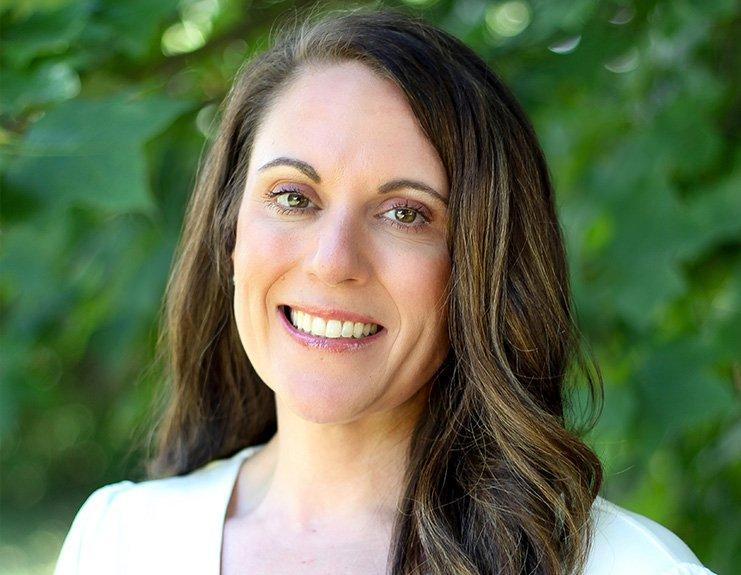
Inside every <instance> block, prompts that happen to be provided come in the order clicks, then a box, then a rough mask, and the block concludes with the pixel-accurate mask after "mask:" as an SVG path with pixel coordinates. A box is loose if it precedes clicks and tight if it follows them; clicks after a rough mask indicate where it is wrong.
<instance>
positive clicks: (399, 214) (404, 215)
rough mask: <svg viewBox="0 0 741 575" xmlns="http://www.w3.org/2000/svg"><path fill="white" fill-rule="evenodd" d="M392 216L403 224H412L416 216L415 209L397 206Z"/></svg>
mask: <svg viewBox="0 0 741 575" xmlns="http://www.w3.org/2000/svg"><path fill="white" fill-rule="evenodd" d="M394 217H395V218H396V219H397V220H398V221H400V222H402V223H404V224H412V223H414V220H415V219H416V218H417V211H416V210H412V209H409V208H397V209H396V210H394Z"/></svg>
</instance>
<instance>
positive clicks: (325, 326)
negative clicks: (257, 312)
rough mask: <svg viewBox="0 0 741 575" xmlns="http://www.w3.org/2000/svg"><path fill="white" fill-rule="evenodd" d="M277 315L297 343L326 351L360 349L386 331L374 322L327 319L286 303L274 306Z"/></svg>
mask: <svg viewBox="0 0 741 575" xmlns="http://www.w3.org/2000/svg"><path fill="white" fill-rule="evenodd" d="M278 316H279V317H280V319H281V323H283V325H284V326H285V327H286V329H287V330H288V332H289V333H290V335H291V336H293V338H294V339H295V340H297V341H298V342H299V343H301V344H302V345H304V346H307V347H312V348H318V349H323V350H326V351H351V350H358V349H363V348H365V347H367V346H368V345H370V344H372V343H373V342H375V341H377V340H378V339H379V338H380V337H381V336H382V335H383V334H385V333H386V330H385V329H384V328H383V326H381V325H378V324H375V323H362V322H353V321H349V320H347V321H340V320H337V319H327V318H323V317H321V316H316V315H311V314H309V313H307V312H303V311H301V310H294V309H291V308H290V307H289V306H287V305H281V306H279V307H278Z"/></svg>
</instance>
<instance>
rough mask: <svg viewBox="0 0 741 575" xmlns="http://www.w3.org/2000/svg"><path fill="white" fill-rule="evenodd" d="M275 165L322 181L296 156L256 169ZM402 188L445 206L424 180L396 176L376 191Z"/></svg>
mask: <svg viewBox="0 0 741 575" xmlns="http://www.w3.org/2000/svg"><path fill="white" fill-rule="evenodd" d="M276 166H289V167H291V168H295V169H297V170H298V171H299V172H301V173H303V174H304V175H305V176H306V177H308V178H309V179H311V180H312V181H313V182H315V183H317V184H321V183H322V179H321V178H320V177H319V174H318V173H317V171H316V170H315V169H314V168H313V167H312V166H311V165H310V164H307V163H306V162H303V161H301V160H297V159H296V158H286V157H281V158H275V159H274V160H270V161H269V162H268V163H267V164H264V165H262V166H260V167H259V168H258V170H257V171H258V172H262V171H264V170H268V169H270V168H275V167H276ZM402 188H412V189H414V190H417V191H420V192H423V193H425V194H428V195H430V196H432V197H433V198H435V199H436V200H438V201H439V202H441V203H442V204H444V205H445V206H446V207H447V205H448V200H447V198H445V197H444V196H443V195H441V194H440V193H439V192H437V191H436V190H435V189H434V188H432V187H430V186H428V185H427V184H425V183H424V182H420V181H419V180H411V179H409V178H398V179H395V180H390V181H388V182H386V183H385V184H382V185H381V186H379V187H378V193H379V194H388V193H390V192H393V191H396V190H400V189H402Z"/></svg>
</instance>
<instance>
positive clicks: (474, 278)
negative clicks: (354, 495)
mask: <svg viewBox="0 0 741 575" xmlns="http://www.w3.org/2000/svg"><path fill="white" fill-rule="evenodd" d="M348 60H350V61H358V62H361V63H363V64H365V65H367V66H368V67H369V68H370V69H372V70H373V71H374V72H376V73H377V74H379V75H380V76H381V77H383V78H387V79H390V80H391V81H393V82H394V83H395V84H396V85H397V86H398V87H399V88H400V89H401V90H402V91H403V92H404V94H405V95H406V97H407V99H408V101H409V104H410V106H411V109H412V110H413V112H414V114H415V116H416V118H417V120H418V121H419V124H420V125H421V127H422V129H423V130H424V133H425V134H426V136H427V137H428V138H429V140H430V142H431V143H432V144H433V145H434V147H435V148H436V150H437V152H438V153H439V155H440V158H441V159H442V162H443V165H444V166H445V169H446V171H447V175H448V181H449V183H450V197H449V216H448V222H449V229H448V247H449V250H450V256H451V262H452V278H451V279H452V281H450V282H449V288H448V293H447V294H446V296H447V298H446V308H447V309H446V312H447V314H448V325H449V331H450V334H449V336H450V344H451V347H450V351H449V354H448V357H447V359H446V360H445V361H444V363H443V365H442V366H441V367H440V369H439V370H438V372H437V374H436V376H435V378H434V379H433V381H432V385H431V390H430V396H429V404H428V406H427V409H426V411H425V412H424V413H423V415H422V417H421V418H420V420H419V421H418V423H417V425H416V427H415V429H414V433H413V436H412V441H411V443H410V448H409V453H408V466H407V472H406V477H405V482H406V483H405V491H404V497H403V499H402V508H401V509H400V513H399V515H398V518H397V520H396V523H395V526H394V531H393V540H392V548H391V551H390V554H389V557H388V569H389V571H388V572H389V573H391V574H392V575H406V574H410V575H411V574H421V573H432V574H436V575H437V574H440V575H443V574H445V575H474V574H487V575H489V574H491V575H493V574H495V573H496V574H499V575H515V574H524V573H528V574H553V575H555V574H560V573H572V572H578V571H580V570H581V569H582V567H583V566H584V563H585V560H586V556H587V553H588V549H589V545H590V542H591V533H592V528H591V521H590V511H591V508H592V504H593V502H594V499H595V497H596V496H597V493H598V491H599V488H600V484H601V481H602V469H601V465H600V462H599V459H598V458H597V456H596V455H595V454H594V453H593V451H591V450H590V449H589V447H587V445H586V444H585V443H584V442H583V441H582V440H581V439H580V438H579V435H580V434H581V431H578V430H576V429H571V430H570V429H569V427H570V426H571V422H570V421H569V420H568V419H569V418H568V415H569V413H567V412H569V408H570V407H571V405H572V404H571V403H570V402H568V401H567V400H568V398H569V397H571V395H570V394H568V393H567V387H570V386H571V385H573V384H575V382H576V381H577V379H576V378H575V377H573V376H583V377H579V378H578V381H579V385H581V387H582V389H586V390H588V392H589V393H588V394H584V393H582V394H580V397H581V396H585V397H589V398H590V399H591V402H592V405H593V406H594V405H595V404H599V407H601V399H602V381H601V376H600V373H599V368H598V366H597V364H596V363H595V362H594V360H593V359H592V358H591V355H589V354H588V353H587V352H586V351H585V349H584V347H583V346H582V344H581V342H580V338H579V335H578V330H577V328H576V322H575V311H574V308H573V304H572V302H571V295H570V288H569V276H568V269H567V261H566V255H565V248H564V242H563V238H562V233H561V229H560V226H559V223H558V220H557V216H556V211H555V206H554V192H553V187H552V185H551V182H550V177H549V174H548V169H547V166H546V162H545V158H544V154H543V152H542V150H541V148H540V146H539V143H538V141H537V137H536V135H535V133H534V130H533V128H532V126H531V124H530V122H529V121H528V119H527V117H526V115H525V113H524V111H523V110H522V108H521V107H520V105H519V104H518V102H517V101H516V99H515V98H514V96H513V95H512V93H511V92H510V91H509V89H508V88H507V87H506V86H505V85H504V84H503V83H502V81H501V80H500V79H499V78H498V77H497V75H496V74H495V73H494V72H493V71H492V70H491V69H490V68H489V67H488V66H487V64H486V63H485V62H484V61H483V60H482V59H481V58H480V57H479V56H478V55H476V53H475V52H474V51H473V50H471V49H470V48H469V47H467V46H466V45H465V44H463V43H462V42H460V41H459V40H457V39H456V38H454V37H453V36H451V35H449V34H448V33H446V32H444V31H442V30H440V29H438V28H436V27H434V26H431V25H430V24H427V23H425V22H424V21H422V20H421V19H420V18H418V17H416V16H413V15H409V14H406V13H404V12H400V11H398V10H392V9H380V10H379V9H368V8H355V9H350V10H340V11H334V12H327V13H324V14H323V15H321V16H320V15H318V14H314V13H310V14H309V16H308V17H306V18H305V19H302V20H301V21H300V22H297V23H292V24H291V25H289V26H286V27H285V28H283V29H282V30H281V31H280V34H278V35H277V37H276V38H275V40H274V42H273V43H272V44H271V46H270V47H269V48H268V49H266V50H265V51H263V52H261V53H259V54H258V55H256V56H255V57H253V58H251V59H250V60H248V61H247V62H246V63H245V64H244V66H243V67H242V69H241V70H240V71H239V73H238V74H237V77H236V79H235V81H234V83H233V85H232V87H231V89H230V91H229V93H228V96H227V98H226V99H225V101H224V104H223V105H222V108H221V110H220V116H221V120H220V127H219V130H218V133H217V135H216V136H215V138H214V140H213V142H212V144H211V147H210V149H209V150H208V152H207V154H206V156H205V161H204V162H203V164H202V166H201V169H200V170H199V174H198V181H197V183H196V187H195V190H194V193H193V195H192V196H191V198H190V202H189V204H188V209H187V213H186V217H185V222H184V226H183V231H182V237H181V241H180V244H179V246H178V249H177V252H176V259H175V263H174V266H173V269H172V272H171V275H170V280H169V282H168V286H167V292H166V298H165V309H164V313H163V319H162V327H161V332H160V341H159V345H160V353H161V355H160V358H161V360H162V361H163V365H164V368H165V370H166V376H167V377H166V379H167V381H168V383H169V385H168V386H167V388H166V389H167V392H166V393H167V399H166V401H167V402H168V403H167V406H166V408H165V409H164V411H163V413H162V415H161V416H160V421H159V424H158V426H157V431H156V434H157V443H156V447H155V449H156V452H155V453H154V455H153V457H152V459H151V461H150V465H149V468H148V469H149V476H150V477H157V476H165V475H182V474H186V473H189V472H190V471H192V470H194V469H196V468H198V467H200V466H202V465H204V464H206V463H208V462H209V461H212V460H214V459H218V458H222V457H227V456H230V455H232V454H233V453H235V452H236V451H237V450H239V449H242V448H244V447H246V446H249V445H256V444H260V443H264V442H265V441H267V440H269V438H270V437H271V436H272V435H273V434H274V433H275V432H276V414H275V397H274V394H273V392H272V390H270V389H269V388H268V387H267V386H266V385H265V384H264V383H263V382H262V381H261V380H260V378H259V377H258V376H257V374H256V373H255V371H254V369H253V368H252V366H251V364H250V361H249V359H248V357H247V356H246V354H245V352H244V349H243V347H242V344H241V341H240V338H239V335H238V332H237V328H236V323H235V318H234V315H233V298H234V292H233V286H232V283H231V277H232V267H231V260H230V254H231V252H232V250H233V249H234V244H235V233H236V221H237V212H238V208H239V203H240V200H241V193H242V190H243V189H244V184H245V178H246V174H247V168H248V161H249V158H250V155H251V149H252V145H253V140H254V138H255V134H256V131H257V129H258V126H259V124H260V121H261V118H263V117H264V115H265V113H266V110H267V109H268V108H269V107H270V105H271V103H272V102H273V101H274V100H275V99H276V97H277V96H279V95H280V93H281V89H282V88H284V87H285V86H286V85H288V83H289V82H290V81H291V80H292V79H294V78H295V77H296V76H297V75H298V74H300V73H302V72H304V71H305V70H307V69H309V68H310V67H311V66H313V65H323V64H331V63H336V62H342V61H348ZM569 391H570V390H569ZM596 411H598V409H597V410H592V415H593V418H592V419H591V420H590V422H589V423H588V424H587V426H585V427H584V429H587V428H588V427H591V425H593V423H594V418H595V417H596V415H595V413H596Z"/></svg>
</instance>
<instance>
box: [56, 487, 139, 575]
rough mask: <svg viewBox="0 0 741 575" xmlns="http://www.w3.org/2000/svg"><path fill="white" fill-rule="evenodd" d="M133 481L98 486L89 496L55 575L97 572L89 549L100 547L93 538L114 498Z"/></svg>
mask: <svg viewBox="0 0 741 575" xmlns="http://www.w3.org/2000/svg"><path fill="white" fill-rule="evenodd" d="M131 485H133V482H131V481H121V482H119V483H112V484H110V485H106V486H105V487H101V488H100V489H97V490H96V491H94V492H93V493H92V495H90V496H89V497H88V498H87V500H86V501H85V503H83V505H82V507H81V508H80V510H79V511H78V512H77V515H76V516H75V518H74V520H73V522H72V526H71V527H70V530H69V532H68V533H67V536H66V537H65V539H64V543H63V544H62V550H61V552H60V554H59V558H58V559H57V564H56V567H55V569H54V575H87V574H88V573H93V572H95V565H93V564H92V563H94V561H91V556H90V552H91V551H93V550H95V551H96V553H97V552H99V551H101V550H100V549H95V544H94V540H93V538H94V537H95V535H96V533H98V532H99V528H100V526H101V524H102V522H103V519H104V517H105V515H106V512H107V511H108V509H109V507H110V504H111V501H113V498H114V497H115V496H116V495H117V494H118V493H119V492H121V491H122V490H125V489H127V488H128V487H129V486H131Z"/></svg>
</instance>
